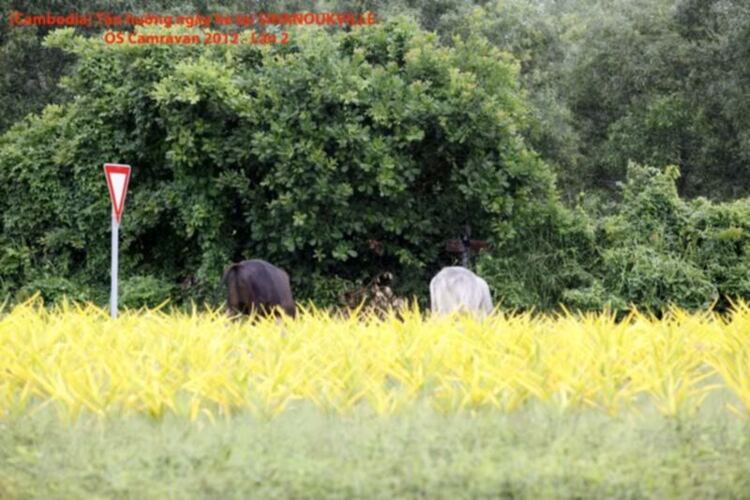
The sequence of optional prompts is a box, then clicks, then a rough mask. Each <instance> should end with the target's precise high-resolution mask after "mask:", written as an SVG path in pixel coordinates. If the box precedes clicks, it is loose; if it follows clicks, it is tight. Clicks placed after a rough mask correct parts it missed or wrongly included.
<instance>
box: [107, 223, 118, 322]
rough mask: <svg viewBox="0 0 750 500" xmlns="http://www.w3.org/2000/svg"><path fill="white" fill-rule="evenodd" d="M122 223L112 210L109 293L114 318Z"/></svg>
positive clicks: (115, 316)
mask: <svg viewBox="0 0 750 500" xmlns="http://www.w3.org/2000/svg"><path fill="white" fill-rule="evenodd" d="M119 229H120V225H119V224H118V223H117V219H116V218H115V211H114V209H113V210H112V289H111V291H110V295H109V313H110V315H111V316H112V319H116V318H117V254H118V252H119V248H118V239H119V238H118V232H119Z"/></svg>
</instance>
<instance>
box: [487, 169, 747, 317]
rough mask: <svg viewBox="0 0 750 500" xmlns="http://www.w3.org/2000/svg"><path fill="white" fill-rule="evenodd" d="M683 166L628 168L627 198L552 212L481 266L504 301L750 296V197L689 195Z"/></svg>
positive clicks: (621, 302)
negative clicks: (602, 208) (609, 207)
mask: <svg viewBox="0 0 750 500" xmlns="http://www.w3.org/2000/svg"><path fill="white" fill-rule="evenodd" d="M678 177H679V171H678V169H677V168H676V167H673V166H672V167H668V168H666V169H665V170H663V171H660V170H659V169H655V168H653V167H642V166H638V165H635V164H631V165H630V167H629V169H628V175H627V181H626V183H625V184H624V185H623V186H622V202H621V203H620V204H618V205H617V207H616V208H615V209H614V212H613V213H611V214H608V215H602V214H601V213H598V212H597V211H595V210H591V209H589V210H586V208H585V207H583V206H581V205H579V206H578V207H577V209H576V210H575V211H572V212H571V211H567V210H565V209H562V208H558V207H556V208H554V209H549V210H548V211H547V212H544V213H538V214H536V215H535V216H534V217H533V220H534V221H535V222H534V223H532V224H529V225H526V226H525V227H524V230H523V232H520V233H515V234H514V235H513V236H512V237H509V238H505V239H501V240H499V241H500V242H501V243H500V247H499V248H498V250H497V251H496V252H493V253H492V254H487V255H485V256H483V257H482V258H481V259H480V263H479V266H480V271H481V273H482V274H483V275H484V276H485V277H487V279H488V280H489V281H490V283H491V285H493V290H495V293H496V295H497V296H498V298H500V299H501V300H502V301H504V303H505V304H506V305H507V306H512V307H516V308H521V309H526V308H531V307H537V308H542V309H548V308H552V307H555V306H556V305H557V304H560V303H562V304H564V305H567V306H569V307H573V308H581V309H600V308H602V307H609V308H610V309H614V310H620V311H624V310H626V309H628V308H629V307H630V306H631V305H636V306H639V307H641V308H648V309H651V310H653V311H661V310H664V309H665V308H667V307H668V306H669V304H670V303H674V304H679V305H681V306H682V307H686V308H690V309H698V308H705V307H709V306H711V305H716V306H717V307H718V308H719V309H722V310H723V309H726V308H727V307H728V306H729V303H730V301H731V300H732V299H733V298H737V297H747V296H748V295H750V200H748V199H744V200H738V201H736V202H733V203H712V202H710V201H709V200H706V199H705V198H697V199H694V200H689V201H686V200H683V199H681V198H680V197H679V195H678V194H677V188H676V181H677V179H678Z"/></svg>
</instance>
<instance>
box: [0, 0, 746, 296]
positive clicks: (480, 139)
mask: <svg viewBox="0 0 750 500" xmlns="http://www.w3.org/2000/svg"><path fill="white" fill-rule="evenodd" d="M13 9H18V10H21V11H24V12H46V11H48V10H51V11H53V12H71V11H94V10H107V11H115V12H116V11H129V12H139V11H142V9H143V6H142V5H141V4H140V3H138V2H133V1H131V0H115V1H111V0H108V1H104V0H102V1H98V0H96V1H94V2H88V1H83V0H42V1H36V0H34V1H31V0H12V1H11V2H9V3H7V4H5V5H3V6H2V7H0V15H2V16H3V22H1V23H0V65H2V67H3V68H4V70H5V71H4V74H3V76H2V77H0V131H2V130H6V129H7V132H6V134H5V135H4V136H2V137H1V138H0V220H1V221H2V222H1V223H2V231H1V232H0V294H7V293H10V294H11V295H12V296H13V297H14V298H22V297H24V296H27V295H29V294H31V293H33V292H34V291H35V290H37V289H41V290H42V292H43V294H44V296H45V297H46V298H48V299H57V298H59V297H61V296H62V295H68V296H71V297H73V298H77V299H94V300H98V301H100V302H103V301H104V300H105V299H106V294H107V286H106V283H107V280H108V269H109V267H108V263H107V262H108V258H109V257H108V231H109V227H108V225H107V224H105V223H103V221H102V219H103V218H105V217H106V215H103V214H106V211H107V210H108V208H107V207H108V201H107V200H106V196H105V194H106V193H104V192H103V189H102V183H103V179H102V177H103V176H102V175H101V170H100V169H101V164H102V163H104V162H105V161H122V162H130V163H132V164H133V165H134V166H136V167H137V170H136V172H135V174H134V178H133V184H132V186H133V188H132V190H131V193H130V195H129V199H128V204H127V205H128V206H127V209H126V210H127V216H126V217H125V219H124V227H123V232H122V237H123V242H122V250H123V262H122V264H121V265H122V268H123V270H122V273H121V274H122V277H123V280H124V281H123V287H124V291H125V295H124V297H125V300H126V302H127V303H128V304H131V305H139V304H145V303H148V304H151V305H154V304H156V303H158V302H161V300H162V299H163V298H164V297H165V296H167V295H171V296H172V297H173V298H174V299H177V300H180V299H200V300H203V299H210V300H218V297H219V289H218V277H219V276H220V274H221V270H222V269H223V267H224V265H226V263H228V262H229V261H230V260H237V259H239V258H241V257H251V256H252V257H255V256H262V257H265V258H268V259H269V260H272V261H275V262H277V263H279V264H281V265H283V266H286V267H288V268H289V269H290V271H291V274H292V278H293V280H294V285H295V288H296V289H297V290H298V291H299V292H298V293H299V296H300V297H302V298H314V299H315V300H317V301H318V302H319V303H321V304H332V303H335V302H337V301H338V300H339V297H340V295H341V292H342V291H344V290H346V289H351V288H352V287H354V286H357V285H360V284H362V283H364V282H365V281H367V280H368V279H369V278H371V277H372V276H373V275H374V274H376V273H377V272H379V271H382V270H390V271H393V272H395V274H396V276H397V283H396V288H397V291H399V292H400V293H402V294H411V293H417V294H419V295H420V296H421V298H422V300H424V299H425V297H426V285H427V282H428V280H429V277H430V275H431V274H432V273H433V272H434V271H436V270H437V269H438V268H439V267H440V266H441V265H445V264H448V263H451V262H452V256H450V255H448V254H446V253H443V252H441V249H442V248H443V243H444V240H445V239H446V238H452V237H456V236H457V233H458V232H459V231H460V229H461V228H462V227H463V224H464V223H465V222H470V223H471V224H472V228H473V232H474V236H475V237H479V238H484V239H487V240H489V241H490V242H491V243H492V245H493V250H492V252H491V253H488V254H485V255H484V256H482V257H481V258H480V259H479V260H478V261H477V264H478V267H479V270H480V272H481V273H482V274H484V275H486V276H487V278H488V281H490V284H491V286H492V288H493V292H494V294H495V296H496V299H497V300H498V301H500V302H501V303H503V304H505V305H506V306H512V307H520V308H530V307H536V308H541V309H549V308H552V307H555V306H556V305H557V304H560V303H562V304H565V305H567V306H570V307H582V308H598V307H602V306H609V307H613V308H615V309H618V310H622V309H624V308H625V307H627V306H628V305H629V304H631V303H633V304H637V305H640V306H644V307H649V308H654V309H661V308H663V307H665V306H666V305H667V304H668V303H669V302H676V303H678V304H679V305H682V306H685V307H691V308H693V307H702V306H706V305H709V304H711V303H713V302H714V301H718V305H719V307H725V306H726V305H727V301H728V300H729V299H730V298H731V297H733V296H745V297H747V296H748V294H750V283H749V281H748V280H749V278H748V277H747V276H748V270H750V269H748V266H749V265H750V264H749V262H748V259H749V258H748V253H747V247H748V241H747V231H748V229H749V228H748V224H749V223H750V222H748V217H749V215H748V202H747V201H746V200H747V199H746V198H745V199H738V198H739V197H742V196H747V195H748V194H750V181H748V179H750V175H748V173H749V172H748V164H749V163H748V159H749V158H750V146H749V145H750V140H749V139H748V133H747V130H750V124H749V123H747V120H748V119H749V118H748V117H749V116H750V113H748V112H747V110H746V108H747V106H748V100H747V99H746V88H747V87H748V85H750V72H748V66H747V65H746V64H742V63H741V61H743V60H744V59H743V58H746V57H745V56H746V55H748V52H749V51H750V9H748V8H747V5H746V4H745V2H744V1H742V0H656V1H652V0H637V1H630V0H557V1H552V0H472V1H468V2H467V1H463V0H440V1H438V2H435V1H432V0H388V1H385V2H382V1H374V0H325V1H324V0H321V1H319V2H316V3H315V4H314V5H311V4H310V3H309V2H304V1H302V0H286V1H281V2H279V1H273V2H272V1H260V2H258V1H254V0H232V1H229V2H215V1H211V0H159V1H156V2H149V10H152V11H161V12H173V13H195V12H200V13H210V12H225V13H231V12H257V11H262V10H277V11H291V10H301V9H304V10H309V9H313V10H321V11H322V10H357V11H362V10H365V9H372V10H375V11H377V12H378V14H379V16H380V19H381V20H382V19H386V18H392V17H393V16H394V15H395V14H398V13H405V14H407V15H409V16H412V17H413V18H414V19H415V20H416V23H417V24H418V25H419V26H421V27H422V28H425V29H427V30H434V32H435V38H433V37H431V36H430V35H427V34H425V33H424V32H421V31H419V29H418V28H417V27H416V26H415V25H411V24H408V23H406V22H404V21H396V22H390V23H387V24H385V25H381V26H378V27H376V28H374V29H369V28H368V29H367V30H362V31H352V32H349V31H345V30H344V31H342V30H338V29H332V30H327V31H325V32H324V31H315V30H311V29H304V30H300V32H299V33H298V34H295V35H294V37H293V43H292V44H291V45H288V46H284V47H273V48H263V49H258V48H253V47H241V48H236V47H235V48H231V47H230V48H212V49H210V50H203V49H202V48H201V49H198V48H188V47H174V46H170V47H166V46H161V47H160V46H152V47H128V46H120V47H105V46H103V45H102V44H101V43H100V42H98V41H97V39H96V36H95V35H96V32H95V30H88V31H86V30H78V31H77V33H78V34H84V35H93V36H94V38H92V39H91V40H88V41H87V40H86V39H84V38H79V37H76V36H74V34H73V32H72V30H66V31H65V32H64V33H63V34H61V33H58V34H55V35H53V36H52V37H51V38H49V42H47V43H43V40H44V37H45V36H46V35H47V33H48V31H49V30H48V29H46V28H13V27H9V26H8V25H7V23H5V19H7V15H8V13H9V12H10V11H11V10H13ZM456 35H459V37H458V38H457V37H456ZM496 49H501V50H502V51H505V52H500V51H498V50H496ZM64 74H67V75H68V76H67V77H66V78H63V80H62V83H63V85H62V86H61V87H58V86H57V82H58V80H59V79H60V77H61V75H64ZM50 104H53V105H50ZM45 106H47V107H46V108H45ZM29 112H34V113H36V114H35V115H31V116H29V117H27V118H25V119H23V117H24V116H25V115H26V114H27V113H29ZM13 123H18V124H17V125H16V126H15V127H13V128H10V127H11V125H12V124H13ZM632 162H635V163H637V164H641V165H651V166H653V168H646V167H635V166H633V167H628V165H630V164H631V163H632ZM546 165H549V167H547V166H546ZM667 165H676V166H677V168H678V169H679V172H680V175H677V174H676V172H677V170H674V169H668V170H666V171H664V168H665V166H667ZM550 170H554V171H555V173H556V175H557V179H558V181H557V194H556V192H555V189H554V187H553V186H554V184H555V181H554V180H553V176H552V175H551V173H550ZM584 191H585V194H583V193H582V192H584ZM678 194H679V195H678ZM730 199H737V201H732V202H729V203H725V204H721V203H718V202H717V200H730ZM709 200H714V201H709ZM569 207H573V208H569ZM371 240H376V242H378V243H377V245H382V252H381V251H380V250H378V251H377V252H373V251H372V248H373V247H372V245H371V243H372V242H371ZM377 245H376V246H377ZM378 248H381V247H378Z"/></svg>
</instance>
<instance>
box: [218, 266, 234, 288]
mask: <svg viewBox="0 0 750 500" xmlns="http://www.w3.org/2000/svg"><path fill="white" fill-rule="evenodd" d="M236 266H237V264H230V265H228V266H227V267H226V268H225V269H224V274H222V275H221V282H220V283H219V286H220V287H222V288H224V287H226V286H227V282H228V280H229V275H230V274H233V273H234V272H235V271H236V270H237V267H236Z"/></svg>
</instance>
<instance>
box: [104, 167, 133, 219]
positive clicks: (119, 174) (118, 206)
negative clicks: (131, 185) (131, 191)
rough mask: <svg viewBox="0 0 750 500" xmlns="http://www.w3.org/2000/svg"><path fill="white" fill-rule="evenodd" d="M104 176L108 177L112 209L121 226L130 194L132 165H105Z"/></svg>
mask: <svg viewBox="0 0 750 500" xmlns="http://www.w3.org/2000/svg"><path fill="white" fill-rule="evenodd" d="M104 175H106V176H107V187H108V188H109V199H110V200H112V209H113V210H114V212H115V220H116V221H117V223H118V224H119V223H120V218H121V217H122V211H123V209H124V208H125V196H126V195H127V193H128V181H130V165H120V164H117V163H105V164H104Z"/></svg>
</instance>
